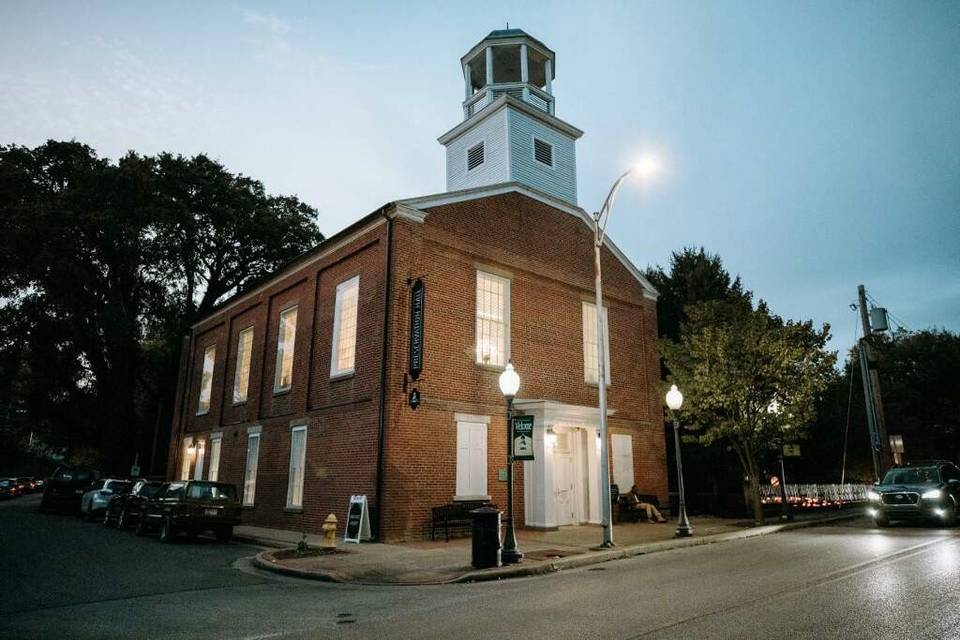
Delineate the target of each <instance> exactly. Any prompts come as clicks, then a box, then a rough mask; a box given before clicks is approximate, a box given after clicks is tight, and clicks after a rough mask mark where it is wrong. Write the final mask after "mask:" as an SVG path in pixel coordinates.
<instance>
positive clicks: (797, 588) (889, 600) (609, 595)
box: [0, 498, 960, 640]
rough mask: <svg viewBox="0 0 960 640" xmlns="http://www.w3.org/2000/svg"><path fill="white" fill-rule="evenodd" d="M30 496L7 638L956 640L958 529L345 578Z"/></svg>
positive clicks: (1, 580)
mask: <svg viewBox="0 0 960 640" xmlns="http://www.w3.org/2000/svg"><path fill="white" fill-rule="evenodd" d="M36 504H37V501H36V498H22V499H19V500H16V501H11V502H6V503H0V584H2V592H0V638H16V639H18V640H19V639H29V638H191V639H203V638H244V639H251V640H252V639H261V638H262V639H266V638H326V637H343V638H379V639H384V638H457V639H458V640H466V639H469V638H509V637H524V638H550V639H551V640H558V639H561V638H656V639H661V638H695V639H708V638H764V639H766V638H790V639H794V638H811V639H813V638H816V639H820V638H845V639H859V638H864V639H868V638H869V639H871V640H873V639H877V638H896V639H898V640H899V639H901V638H910V639H911V640H920V639H928V638H930V639H932V638H958V637H960V608H958V607H957V601H958V595H960V529H955V530H945V529H936V528H922V527H919V528H912V527H893V528H890V529H884V530H879V529H875V528H873V527H872V526H871V525H870V523H869V522H868V521H866V520H856V521H850V522H847V523H844V524H843V525H838V526H831V527H815V528H809V529H801V530H796V531H793V532H789V533H781V534H777V535H772V536H765V537H763V538H753V539H748V540H742V541H738V542H728V543H724V544H718V545H705V546H700V547H694V548H688V549H681V550H676V551H669V552H663V553H657V554H652V555H649V556H640V557H636V558H632V559H629V560H621V561H616V562H610V563H606V564H603V565H598V566H594V567H590V568H584V569H580V570H574V571H568V572H562V573H558V574H554V575H548V576H540V577H533V578H523V579H516V580H508V581H504V582H500V583H478V584H469V585H445V586H434V587H355V586H347V585H332V584H326V583H313V582H301V581H298V580H294V579H290V578H280V577H275V576H273V575H272V574H261V573H258V572H257V571H254V570H253V569H251V568H250V567H249V562H248V561H246V560H245V558H249V557H250V556H252V555H253V554H254V553H256V551H257V550H258V549H257V548H255V547H251V546H246V545H241V544H229V545H218V544H216V543H214V542H213V541H202V540H201V541H199V542H196V543H191V542H188V541H186V540H184V541H182V542H179V543H177V544H173V545H163V544H160V543H159V542H157V540H156V539H154V538H137V537H135V536H134V535H133V534H132V533H129V532H127V533H121V532H117V531H114V530H108V529H105V528H104V527H102V526H101V525H99V524H87V523H83V522H80V521H79V520H76V519H75V518H72V517H69V516H57V515H41V514H38V513H36Z"/></svg>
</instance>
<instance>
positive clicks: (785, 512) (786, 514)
mask: <svg viewBox="0 0 960 640" xmlns="http://www.w3.org/2000/svg"><path fill="white" fill-rule="evenodd" d="M781 410H782V409H781V408H780V403H779V402H777V401H776V400H774V401H773V402H771V403H770V405H769V406H768V407H767V411H768V412H769V413H772V414H774V415H776V416H777V419H778V420H777V430H778V431H779V432H780V447H779V450H778V451H777V453H778V455H777V458H778V459H779V462H780V519H781V520H783V521H785V522H786V521H790V520H793V512H792V511H791V509H790V501H789V500H788V498H787V470H786V466H784V463H783V447H784V437H783V431H784V429H786V428H787V427H786V425H784V426H781V425H780V424H779V417H780V412H781Z"/></svg>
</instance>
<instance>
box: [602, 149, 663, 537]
mask: <svg viewBox="0 0 960 640" xmlns="http://www.w3.org/2000/svg"><path fill="white" fill-rule="evenodd" d="M657 168H658V164H657V161H656V159H654V158H653V157H648V158H645V159H643V160H642V161H641V162H639V163H637V164H636V165H634V166H633V167H631V168H629V169H627V170H626V171H624V172H623V173H622V174H621V175H620V177H619V178H617V179H616V181H615V182H614V183H613V186H612V187H610V191H609V193H607V197H606V198H605V199H604V201H603V206H602V207H600V210H599V211H597V212H596V213H594V214H593V238H594V242H593V274H594V291H595V301H594V303H595V309H596V310H597V397H598V402H597V404H598V409H599V410H600V495H601V501H600V506H601V513H600V519H601V521H602V523H603V541H602V542H601V544H600V546H601V547H612V546H614V544H613V508H612V506H611V505H610V451H609V447H608V444H607V369H606V366H607V355H606V340H605V334H606V332H605V331H604V321H603V320H604V316H605V315H606V314H605V313H604V310H603V279H602V274H601V270H600V248H601V247H602V246H603V238H604V236H605V235H606V232H607V221H609V220H610V212H611V211H612V210H613V201H614V200H615V199H616V197H617V192H618V191H620V187H621V186H622V185H623V181H624V180H626V179H627V178H628V177H629V176H630V175H631V174H633V173H636V174H638V175H640V176H643V175H649V174H651V173H653V172H655V171H656V170H657Z"/></svg>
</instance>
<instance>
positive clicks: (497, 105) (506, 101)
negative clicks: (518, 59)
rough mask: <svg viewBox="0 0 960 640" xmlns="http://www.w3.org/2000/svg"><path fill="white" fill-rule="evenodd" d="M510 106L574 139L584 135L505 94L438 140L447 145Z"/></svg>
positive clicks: (561, 121)
mask: <svg viewBox="0 0 960 640" xmlns="http://www.w3.org/2000/svg"><path fill="white" fill-rule="evenodd" d="M508 107H509V108H512V109H516V110H517V111H520V112H522V113H524V114H525V115H528V116H530V117H531V118H535V119H537V120H539V121H540V122H542V123H544V124H546V125H547V126H549V127H553V128H554V129H556V130H557V131H559V132H561V133H563V134H565V135H568V136H570V137H571V138H573V139H574V140H576V139H577V138H579V137H580V136H582V135H583V131H581V130H580V129H577V128H576V127H575V126H573V125H572V124H569V123H567V122H564V121H563V120H561V119H560V118H558V117H557V116H554V115H550V114H549V113H546V112H545V111H541V110H540V109H537V108H536V107H534V106H532V105H529V104H527V103H526V102H524V101H522V100H517V99H516V98H514V97H512V96H509V95H507V94H503V95H501V96H500V97H498V98H497V99H496V100H494V101H493V102H491V103H490V104H488V105H487V106H485V107H484V108H483V109H481V110H480V111H478V112H477V113H475V114H474V115H473V116H471V117H470V118H468V119H467V120H464V121H463V122H461V123H460V124H458V125H457V126H455V127H454V128H453V129H450V130H449V131H447V132H446V133H445V134H443V135H442V136H440V137H439V138H437V142H439V143H440V144H442V145H444V146H446V145H448V144H450V143H451V142H453V141H454V140H456V139H457V138H459V137H460V136H462V135H463V134H464V133H466V132H467V131H468V130H470V129H472V128H473V127H475V126H476V125H478V124H480V123H481V122H483V121H484V120H486V119H487V118H490V117H491V116H493V115H495V114H497V113H500V111H502V110H503V109H506V108H508Z"/></svg>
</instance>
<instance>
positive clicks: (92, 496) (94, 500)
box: [80, 478, 133, 520]
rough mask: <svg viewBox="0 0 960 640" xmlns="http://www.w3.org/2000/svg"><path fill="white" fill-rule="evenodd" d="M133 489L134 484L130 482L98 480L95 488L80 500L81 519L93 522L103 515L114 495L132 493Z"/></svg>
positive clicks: (113, 479)
mask: <svg viewBox="0 0 960 640" xmlns="http://www.w3.org/2000/svg"><path fill="white" fill-rule="evenodd" d="M132 487H133V483H132V482H130V481H129V480H119V479H115V478H104V479H101V480H97V483H96V484H95V485H93V488H92V489H90V490H89V491H87V492H86V493H85V494H83V497H82V498H80V517H81V518H83V519H84V520H92V519H93V518H95V517H97V516H98V515H100V514H102V513H103V511H104V509H106V508H107V504H108V503H109V502H110V498H112V497H113V496H114V495H118V494H122V493H130V489H131V488H132Z"/></svg>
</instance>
